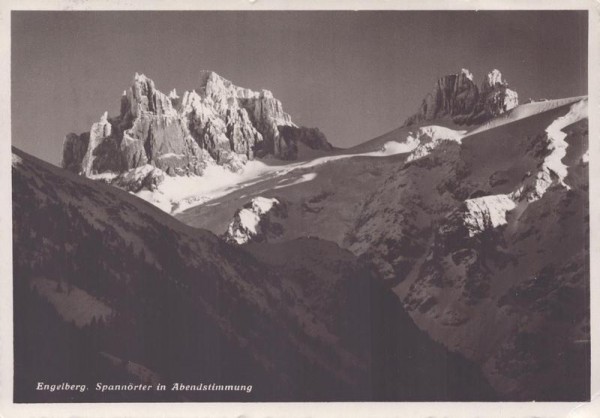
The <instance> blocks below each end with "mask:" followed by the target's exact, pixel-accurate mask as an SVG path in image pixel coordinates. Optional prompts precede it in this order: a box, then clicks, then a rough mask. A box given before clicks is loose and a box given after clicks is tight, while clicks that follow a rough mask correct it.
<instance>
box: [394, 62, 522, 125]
mask: <svg viewBox="0 0 600 418" xmlns="http://www.w3.org/2000/svg"><path fill="white" fill-rule="evenodd" d="M518 104H519V96H518V94H517V92H515V91H513V90H510V89H509V88H508V83H507V82H506V80H504V79H503V78H502V73H500V71H498V70H496V69H494V70H492V71H491V72H489V73H488V74H487V75H486V76H485V77H484V79H483V81H482V83H481V86H480V87H479V88H478V87H477V85H476V84H475V83H474V82H473V74H472V73H471V72H470V71H469V70H467V69H464V68H463V69H462V70H461V72H460V73H459V74H451V75H446V76H444V77H441V78H440V79H438V81H437V82H436V84H435V86H434V88H433V91H432V92H431V93H429V94H428V95H427V96H426V97H425V99H423V102H422V103H421V106H420V107H419V110H418V111H417V113H415V114H414V115H412V116H411V117H410V118H408V119H407V120H406V122H405V125H407V126H408V125H414V124H417V123H420V122H423V121H432V120H434V119H439V118H442V117H449V118H450V119H451V120H452V121H453V122H455V123H456V124H459V125H472V124H479V123H483V122H486V121H488V120H490V119H492V118H494V117H496V116H498V115H501V114H502V113H504V112H506V111H508V110H510V109H512V108H514V107H516V106H517V105H518Z"/></svg>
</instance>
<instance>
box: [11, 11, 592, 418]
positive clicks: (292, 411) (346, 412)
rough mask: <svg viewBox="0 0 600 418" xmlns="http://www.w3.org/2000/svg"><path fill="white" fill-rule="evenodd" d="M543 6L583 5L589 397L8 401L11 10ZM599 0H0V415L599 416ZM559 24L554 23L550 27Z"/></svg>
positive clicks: (411, 417) (500, 417)
mask: <svg viewBox="0 0 600 418" xmlns="http://www.w3.org/2000/svg"><path fill="white" fill-rule="evenodd" d="M187 9H194V10H271V9H276V10H308V9H322V10H473V9H475V10H485V9H491V10H508V9H519V10H546V9H587V10H588V11H589V49H588V50H589V69H588V74H589V75H588V77H589V83H588V85H589V106H590V108H589V114H590V156H591V158H590V230H591V235H592V237H591V248H590V251H591V263H592V264H591V290H590V291H591V294H592V304H591V308H592V318H591V333H592V399H593V401H592V402H588V403H442V402H438V403H406V402H404V403H374V402H370V403H283V404H282V403H235V404H231V403H229V404H227V403H223V404H218V403H185V404H184V403H167V404H165V403H150V404H148V403H147V404H135V403H127V404H126V403H120V404H96V403H94V404H13V403H12V378H13V374H12V370H13V352H12V245H11V243H12V235H11V234H12V223H11V220H12V214H11V194H10V190H11V189H10V167H11V165H10V144H11V141H10V138H11V126H10V120H11V119H10V47H11V46H10V45H11V44H10V12H11V10H187ZM599 27H600V0H595V1H594V0H587V1H586V0H570V1H569V0H545V1H539V0H520V1H517V0H473V1H469V0H463V1H460V0H446V1H441V0H420V1H419V0H405V1H398V0H397V1H393V0H387V1H386V0H374V1H362V0H321V1H302V0H288V1H284V0H219V1H216V0H215V1H206V0H196V1H194V0H169V1H164V0H162V1H161V0H144V1H134V0H21V1H19V0H0V30H1V31H2V32H1V33H2V36H1V37H0V56H1V57H2V58H3V59H2V61H0V66H1V69H2V71H1V72H0V86H1V87H2V96H3V97H2V99H3V100H0V115H1V118H2V119H1V121H2V122H3V123H1V124H0V133H1V134H2V136H1V137H2V138H5V139H4V141H3V142H2V144H1V145H0V197H1V199H0V295H1V298H2V299H0V417H16V416H19V417H42V416H44V417H59V416H78V417H79V416H81V417H83V416H85V417H95V416H98V417H107V416H121V417H123V416H127V417H165V416H174V415H176V416H179V417H197V416H202V417H248V418H249V417H263V416H264V417H267V416H269V417H313V416H323V417H338V416H339V417H362V416H364V417H410V418H413V417H414V418H417V417H466V416H479V417H489V418H496V417H497V418H508V417H526V416H529V417H533V416H535V417H557V418H558V417H561V418H562V417H573V418H588V417H589V418H592V417H594V418H596V417H600V344H598V343H594V342H595V341H598V340H597V339H598V338H600V326H599V324H600V308H599V304H598V302H599V295H600V283H599V282H598V280H599V273H600V259H598V258H597V257H595V256H598V255H600V240H599V239H598V235H599V234H596V233H594V231H599V232H600V225H599V221H600V198H599V197H598V196H600V162H599V157H600V135H598V134H599V133H600V130H599V128H600V123H599V120H598V117H599V116H600V95H599V94H598V93H600V82H599V75H600V65H599V64H600V30H599ZM557 30H560V28H557Z"/></svg>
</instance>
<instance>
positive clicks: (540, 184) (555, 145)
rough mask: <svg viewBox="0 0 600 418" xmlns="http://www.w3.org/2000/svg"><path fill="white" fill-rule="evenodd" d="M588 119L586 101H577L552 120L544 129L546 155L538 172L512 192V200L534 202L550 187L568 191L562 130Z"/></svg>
mask: <svg viewBox="0 0 600 418" xmlns="http://www.w3.org/2000/svg"><path fill="white" fill-rule="evenodd" d="M587 117H588V102H587V99H585V100H581V101H578V102H576V103H574V104H573V105H571V108H570V109H569V112H568V113H567V114H566V115H564V116H561V117H559V118H557V119H555V120H554V122H552V123H551V124H550V125H549V126H548V127H547V128H546V139H545V141H546V150H547V152H548V154H547V155H546V156H545V157H544V160H543V162H542V164H541V165H540V168H539V170H538V172H537V173H536V174H535V175H533V176H531V177H529V178H528V179H527V180H526V181H525V183H524V185H523V186H522V187H520V188H519V189H518V190H516V191H515V192H513V198H515V199H519V200H523V199H527V201H528V202H534V201H536V200H539V199H541V198H542V196H543V195H544V194H545V193H546V190H548V189H549V188H550V187H551V186H554V185H560V186H562V187H565V188H566V189H569V188H570V187H569V185H567V184H566V183H565V182H564V180H565V178H566V177H567V170H568V168H567V166H566V165H565V164H564V163H563V162H562V159H563V158H564V157H565V155H567V147H568V146H569V144H568V143H567V142H566V141H565V138H566V136H567V134H566V133H565V132H563V131H562V129H563V128H565V127H567V126H569V125H572V124H573V123H576V122H578V121H580V120H582V119H585V118H587Z"/></svg>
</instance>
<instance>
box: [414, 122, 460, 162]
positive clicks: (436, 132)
mask: <svg viewBox="0 0 600 418" xmlns="http://www.w3.org/2000/svg"><path fill="white" fill-rule="evenodd" d="M466 133H467V131H465V130H463V131H455V130H453V129H449V128H445V127H443V126H436V125H431V126H423V127H421V128H419V130H418V131H417V132H416V133H412V132H411V134H410V135H409V136H408V138H407V143H409V144H417V145H416V146H415V147H414V148H413V150H412V153H411V154H410V155H409V156H408V159H407V161H414V160H417V159H419V158H423V157H425V156H427V155H429V154H430V153H431V151H432V150H433V149H435V148H436V147H437V146H438V145H439V144H441V143H442V142H443V141H453V142H458V143H459V144H460V142H461V140H462V138H463V137H464V136H465V134H466Z"/></svg>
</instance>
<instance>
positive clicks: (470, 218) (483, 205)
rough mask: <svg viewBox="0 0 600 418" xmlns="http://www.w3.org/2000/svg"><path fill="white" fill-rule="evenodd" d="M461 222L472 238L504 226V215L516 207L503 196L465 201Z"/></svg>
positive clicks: (508, 198) (507, 197)
mask: <svg viewBox="0 0 600 418" xmlns="http://www.w3.org/2000/svg"><path fill="white" fill-rule="evenodd" d="M465 207H466V210H465V212H464V213H463V222H464V225H465V226H466V227H467V230H468V231H469V236H470V237H473V236H475V235H478V234H480V233H482V232H483V231H485V230H487V229H491V228H497V227H499V226H501V225H505V224H506V213H507V212H509V211H511V210H513V209H514V208H515V207H516V204H515V202H514V201H513V200H512V199H511V198H510V197H509V196H508V195H504V194H500V195H492V196H483V197H477V198H474V199H467V200H465Z"/></svg>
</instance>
